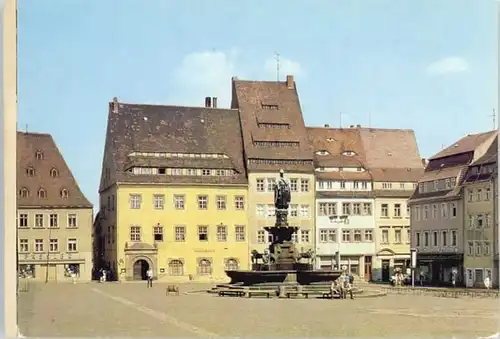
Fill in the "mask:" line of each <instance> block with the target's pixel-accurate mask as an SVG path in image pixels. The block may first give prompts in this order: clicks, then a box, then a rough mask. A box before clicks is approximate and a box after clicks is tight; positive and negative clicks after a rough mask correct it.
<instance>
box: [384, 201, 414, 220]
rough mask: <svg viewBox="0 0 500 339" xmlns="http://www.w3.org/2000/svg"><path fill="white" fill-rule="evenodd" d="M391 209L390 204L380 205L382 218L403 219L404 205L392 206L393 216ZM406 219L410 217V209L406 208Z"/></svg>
mask: <svg viewBox="0 0 500 339" xmlns="http://www.w3.org/2000/svg"><path fill="white" fill-rule="evenodd" d="M390 210H391V209H390V208H389V204H381V205H380V217H382V218H391V217H392V218H402V217H403V205H402V204H394V205H393V206H392V214H390V212H389V211H390ZM405 216H406V218H409V217H410V207H409V206H406V215H405Z"/></svg>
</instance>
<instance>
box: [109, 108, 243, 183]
mask: <svg viewBox="0 0 500 339" xmlns="http://www.w3.org/2000/svg"><path fill="white" fill-rule="evenodd" d="M107 133H108V135H107V139H108V140H110V147H112V148H113V152H112V153H113V161H114V164H115V168H116V172H117V173H116V180H117V181H118V182H141V183H179V184H246V183H247V180H246V171H245V166H244V161H243V155H242V153H243V144H242V136H241V127H240V121H239V112H238V110H234V109H219V108H210V107H183V106H164V105H141V104H126V103H119V102H118V101H116V102H112V103H110V105H109V116H108V132H107ZM134 152H135V153H136V154H135V155H132V154H133V153H134ZM137 153H139V154H137ZM140 153H189V154H201V155H202V156H201V157H197V158H190V157H182V158H167V157H161V156H158V157H150V156H143V155H142V154H140ZM203 154H220V155H223V156H222V157H219V158H211V157H203ZM132 167H163V168H197V169H226V170H234V171H235V174H234V175H232V176H188V175H167V174H161V175H160V174H158V175H137V174H132V173H129V172H127V169H129V168H132Z"/></svg>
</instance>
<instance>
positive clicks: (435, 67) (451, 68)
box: [427, 57, 469, 75]
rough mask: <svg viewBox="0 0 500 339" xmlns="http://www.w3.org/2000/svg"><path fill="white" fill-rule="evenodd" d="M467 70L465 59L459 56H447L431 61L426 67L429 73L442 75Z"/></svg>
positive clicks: (467, 65)
mask: <svg viewBox="0 0 500 339" xmlns="http://www.w3.org/2000/svg"><path fill="white" fill-rule="evenodd" d="M468 70H469V64H468V63H467V61H466V60H465V59H463V58H460V57H447V58H443V59H440V60H438V61H436V62H433V63H432V64H430V65H429V66H428V67H427V73H429V74H431V75H443V74H450V73H463V72H466V71H468Z"/></svg>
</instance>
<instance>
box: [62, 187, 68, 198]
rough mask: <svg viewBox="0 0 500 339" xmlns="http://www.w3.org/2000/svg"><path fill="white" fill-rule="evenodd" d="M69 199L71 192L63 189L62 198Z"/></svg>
mask: <svg viewBox="0 0 500 339" xmlns="http://www.w3.org/2000/svg"><path fill="white" fill-rule="evenodd" d="M67 197H69V192H68V190H67V189H65V188H63V189H62V190H61V198H67Z"/></svg>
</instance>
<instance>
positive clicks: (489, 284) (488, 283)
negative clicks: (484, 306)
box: [484, 276, 491, 290]
mask: <svg viewBox="0 0 500 339" xmlns="http://www.w3.org/2000/svg"><path fill="white" fill-rule="evenodd" d="M484 287H486V289H488V290H489V289H490V288H491V280H490V277H488V276H486V277H485V278H484Z"/></svg>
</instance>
